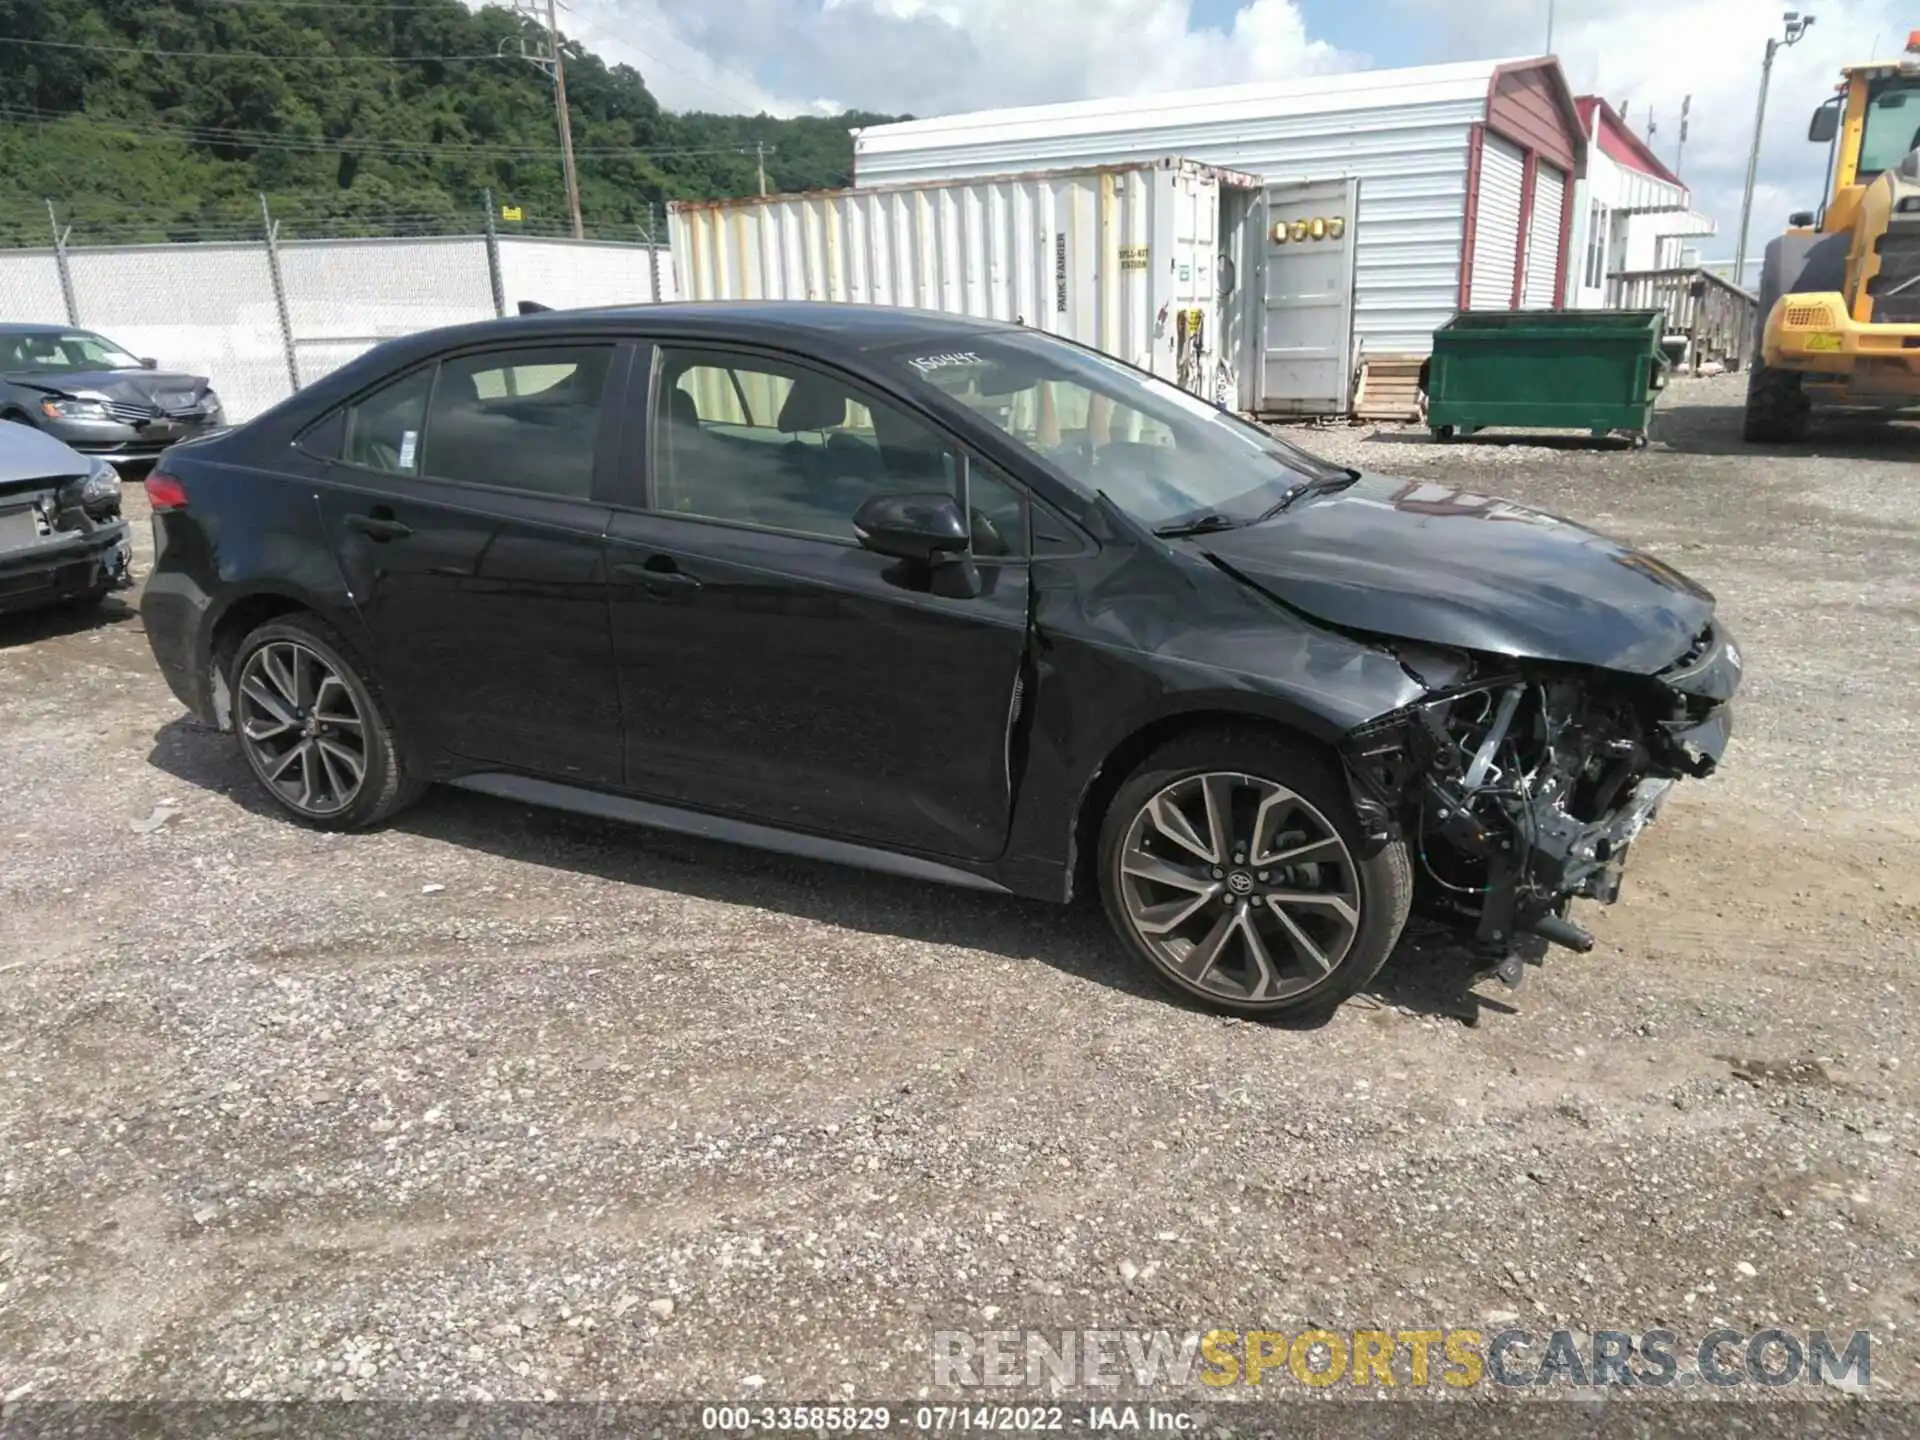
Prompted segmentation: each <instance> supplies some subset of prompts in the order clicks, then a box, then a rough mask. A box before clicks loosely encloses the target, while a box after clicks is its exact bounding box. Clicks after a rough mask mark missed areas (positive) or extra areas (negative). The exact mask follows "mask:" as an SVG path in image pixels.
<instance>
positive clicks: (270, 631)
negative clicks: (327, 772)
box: [227, 614, 426, 830]
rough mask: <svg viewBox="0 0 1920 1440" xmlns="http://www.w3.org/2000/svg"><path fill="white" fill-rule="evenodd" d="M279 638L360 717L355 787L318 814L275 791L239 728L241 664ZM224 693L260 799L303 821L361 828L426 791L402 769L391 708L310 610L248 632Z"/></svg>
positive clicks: (369, 674) (344, 643) (348, 649)
mask: <svg viewBox="0 0 1920 1440" xmlns="http://www.w3.org/2000/svg"><path fill="white" fill-rule="evenodd" d="M287 644H291V645H293V646H296V647H303V648H304V649H305V650H307V651H309V652H311V653H312V654H313V655H315V656H317V657H318V658H319V660H320V661H322V662H324V664H325V665H326V666H327V667H329V668H330V669H331V670H332V671H333V672H334V673H335V674H336V675H337V676H338V677H339V679H340V681H341V683H342V684H343V685H344V686H345V687H346V689H347V691H348V693H349V694H350V695H351V697H352V701H353V708H354V710H355V711H357V712H358V715H359V717H360V728H361V733H362V737H363V738H362V746H363V758H364V769H363V773H362V777H361V780H360V783H359V786H358V788H357V790H356V791H355V792H354V793H353V794H352V797H351V799H350V801H348V803H345V804H344V805H342V806H340V807H339V808H335V809H329V810H327V811H325V812H324V813H317V812H316V811H315V810H313V809H309V808H303V807H302V806H301V805H300V804H298V803H295V802H294V801H293V800H291V799H289V797H288V796H287V795H285V794H283V793H282V791H281V789H280V788H279V787H278V786H276V785H275V784H274V783H273V781H272V780H271V779H270V778H269V776H268V775H267V773H266V771H265V768H264V766H263V762H262V758H261V755H260V753H259V750H258V747H256V746H255V745H253V744H251V743H249V741H248V739H247V738H246V737H245V736H244V735H243V734H242V733H241V726H242V718H243V714H244V711H243V699H242V695H241V677H242V676H243V675H244V674H245V673H246V672H247V669H248V662H249V661H251V660H252V659H253V658H254V656H255V655H256V654H258V653H259V652H260V651H262V650H265V649H266V648H267V647H269V646H279V645H287ZM227 693H228V694H229V695H230V696H231V697H232V706H233V728H234V738H235V740H236V742H237V743H238V744H239V746H240V753H241V755H242V756H243V757H244V758H245V759H246V761H247V768H248V769H249V770H251V771H253V775H254V780H255V781H256V782H257V783H258V784H259V786H260V788H261V790H262V791H264V792H265V794H266V795H267V797H268V798H269V799H271V800H272V801H273V802H274V804H275V805H277V806H278V807H279V808H280V809H281V810H282V811H283V812H284V813H285V814H286V815H288V816H289V817H290V818H292V819H295V820H298V821H299V822H300V823H302V824H303V825H310V826H313V827H314V828H316V829H320V830H362V829H366V828H367V827H369V826H373V825H379V824H381V823H383V822H384V821H386V820H389V819H391V818H392V817H393V816H394V815H396V814H398V813H399V812H400V811H401V810H404V809H405V808H406V807H407V806H409V805H411V804H412V803H413V802H414V801H415V800H417V799H419V798H420V795H421V793H422V792H423V791H424V790H425V789H426V782H425V781H423V780H419V779H416V778H415V777H413V776H411V775H409V774H408V773H407V767H406V761H405V759H404V757H403V755H402V753H401V750H400V747H399V745H398V744H397V742H396V741H395V738H394V729H393V719H392V714H391V712H390V711H389V710H388V708H387V705H386V702H385V701H384V699H382V697H381V694H380V689H379V683H378V681H377V680H376V679H375V678H374V674H373V670H372V668H371V667H370V666H369V665H368V664H367V663H366V661H365V660H364V659H362V658H361V656H360V654H359V652H358V651H357V650H355V649H354V647H353V645H352V644H351V642H349V641H348V640H347V639H346V637H344V636H343V635H341V634H340V633H339V632H338V631H336V630H335V629H334V628H333V627H332V626H330V625H328V624H327V623H326V622H325V621H323V620H321V619H320V618H319V617H318V616H315V615H307V614H298V615H285V616H282V617H280V618H279V619H277V620H269V621H268V622H267V623H266V624H264V625H261V626H259V627H258V628H256V629H255V630H253V631H252V632H251V633H250V634H249V635H248V636H247V637H246V639H244V640H242V641H241V642H240V647H239V649H238V650H236V651H235V652H234V656H233V662H232V665H231V667H230V669H229V670H228V672H227ZM315 708H316V709H317V708H318V707H317V706H316V707H315Z"/></svg>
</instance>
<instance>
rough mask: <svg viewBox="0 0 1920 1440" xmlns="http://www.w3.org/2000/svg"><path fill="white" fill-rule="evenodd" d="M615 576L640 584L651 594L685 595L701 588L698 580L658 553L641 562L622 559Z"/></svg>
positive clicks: (614, 568) (615, 577) (615, 568)
mask: <svg viewBox="0 0 1920 1440" xmlns="http://www.w3.org/2000/svg"><path fill="white" fill-rule="evenodd" d="M613 578H614V579H616V580H625V581H627V582H629V583H631V584H634V585H638V586H639V587H640V588H641V589H643V590H645V591H646V592H647V593H648V594H649V595H658V596H661V597H665V596H668V595H685V594H689V593H691V592H692V591H695V590H698V589H699V588H700V582H699V581H698V580H696V579H694V577H693V576H691V575H689V574H687V572H686V571H684V570H682V569H680V568H679V567H677V566H676V565H675V564H674V563H673V561H672V560H670V559H668V558H667V557H666V556H664V555H656V556H654V557H653V558H652V559H650V560H647V561H645V562H643V563H641V564H634V563H633V562H631V561H626V560H622V561H620V562H618V563H617V564H615V565H614V567H613Z"/></svg>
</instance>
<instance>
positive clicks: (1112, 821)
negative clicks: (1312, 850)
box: [1098, 728, 1413, 1017]
mask: <svg viewBox="0 0 1920 1440" xmlns="http://www.w3.org/2000/svg"><path fill="white" fill-rule="evenodd" d="M1210 774H1231V775H1236V776H1243V777H1250V778H1252V779H1253V780H1255V781H1258V782H1262V783H1268V784H1271V785H1274V786H1278V787H1282V788H1284V789H1285V790H1287V791H1290V792H1292V794H1293V796H1295V797H1297V799H1298V800H1300V801H1304V802H1305V803H1306V806H1307V807H1310V809H1311V811H1312V812H1314V813H1313V815H1312V817H1311V818H1312V820H1313V821H1318V822H1323V823H1324V824H1325V825H1326V826H1327V827H1328V828H1330V829H1331V831H1332V832H1333V833H1334V834H1335V835H1337V836H1338V838H1339V839H1340V840H1341V841H1342V842H1343V843H1344V845H1345V854H1344V856H1342V857H1341V863H1342V864H1346V865H1350V867H1351V872H1352V873H1351V880H1352V883H1353V889H1354V891H1356V892H1357V904H1355V905H1354V906H1353V908H1354V910H1355V911H1356V912H1357V916H1358V919H1357V924H1355V925H1354V926H1353V927H1352V935H1351V938H1350V940H1348V942H1347V943H1346V945H1345V949H1344V952H1343V953H1342V954H1341V955H1340V956H1339V958H1338V960H1337V963H1334V964H1333V965H1332V967H1331V968H1330V969H1327V970H1326V971H1325V973H1324V974H1323V975H1320V976H1318V977H1317V978H1314V971H1313V970H1312V968H1310V967H1309V966H1307V965H1306V964H1305V963H1304V957H1303V956H1302V955H1301V954H1300V953H1299V952H1297V951H1296V952H1294V954H1293V955H1292V956H1290V957H1288V958H1289V959H1290V960H1291V961H1292V962H1294V963H1295V964H1296V965H1297V966H1298V968H1299V969H1300V970H1301V971H1302V972H1304V974H1305V975H1306V976H1307V977H1308V978H1307V980H1306V981H1305V982H1304V983H1305V985H1306V988H1303V989H1300V990H1298V991H1296V992H1294V993H1289V994H1285V995H1282V996H1279V997H1278V998H1259V999H1249V998H1244V997H1238V996H1234V995H1229V994H1223V993H1221V991H1220V990H1219V989H1217V988H1213V987H1211V986H1203V985H1200V984H1196V983H1194V982H1193V981H1192V980H1191V979H1189V978H1188V977H1187V976H1186V975H1183V974H1182V973H1180V971H1179V970H1177V969H1175V968H1174V967H1173V966H1172V965H1171V964H1170V963H1168V962H1167V961H1166V960H1164V959H1163V957H1162V956H1161V955H1160V954H1159V953H1158V952H1156V950H1155V949H1154V948H1153V945H1152V944H1150V943H1149V942H1148V941H1147V940H1146V939H1144V938H1143V936H1142V934H1141V933H1140V931H1139V930H1138V929H1136V927H1135V923H1134V920H1133V917H1132V914H1131V913H1130V911H1129V908H1128V897H1127V895H1126V894H1125V893H1123V888H1122V887H1123V884H1124V883H1125V877H1124V876H1123V872H1122V861H1123V859H1126V858H1127V854H1128V845H1129V837H1130V835H1132V834H1134V833H1135V822H1136V820H1141V821H1143V822H1144V820H1145V817H1144V816H1143V814H1142V811H1143V807H1145V806H1146V805H1147V804H1148V803H1149V802H1150V801H1152V800H1154V799H1155V797H1156V796H1160V795H1161V794H1162V792H1165V791H1167V790H1168V788H1169V787H1171V786H1177V785H1178V784H1179V783H1180V782H1183V781H1187V782H1193V781H1194V779H1195V777H1199V776H1203V775H1210ZM1308 833H1311V828H1310V825H1309V832H1308ZM1098 863H1099V868H1100V877H1099V878H1100V899H1101V904H1102V906H1103V907H1104V909H1105V910H1106V913H1107V920H1108V923H1109V924H1111V925H1112V927H1113V929H1114V932H1115V934H1117V935H1118V936H1119V937H1120V941H1121V943H1122V944H1123V945H1124V946H1125V947H1126V948H1127V950H1128V952H1129V953H1130V954H1131V955H1132V956H1133V957H1134V958H1135V959H1136V960H1137V961H1139V962H1140V963H1141V964H1143V965H1144V966H1145V967H1146V969H1147V971H1148V973H1149V974H1151V975H1152V976H1153V977H1154V978H1155V979H1156V980H1157V981H1159V982H1160V983H1161V984H1163V985H1165V986H1167V987H1168V988H1170V989H1172V990H1174V991H1176V992H1178V993H1180V994H1182V995H1184V996H1186V997H1188V998H1190V999H1197V1000H1200V1001H1202V1002H1203V1003H1205V1004H1206V1005H1208V1006H1210V1007H1212V1008H1214V1009H1217V1010H1221V1011H1223V1012H1225V1013H1228V1014H1234V1015H1243V1016H1249V1017H1256V1016H1257V1017H1272V1016H1280V1015H1286V1016H1290V1017H1297V1016H1301V1015H1311V1014H1317V1013H1322V1012H1325V1011H1328V1010H1331V1009H1333V1008H1334V1007H1336V1006H1338V1005H1339V1004H1340V1003H1341V1002H1342V1001H1344V1000H1346V999H1347V998H1348V997H1349V996H1351V995H1353V994H1354V993H1355V992H1356V991H1358V990H1359V989H1360V988H1361V987H1362V986H1364V985H1366V984H1367V983H1368V982H1369V981H1370V980H1372V979H1373V977H1374V976H1375V975H1377V974H1378V973H1379V972H1380V967H1381V966H1382V965H1384V964H1385V963H1386V960H1387V957H1388V956H1389V955H1390V954H1392V953H1393V947H1394V945H1395V944H1396V943H1397V942H1398V940H1399V938H1400V932H1401V931H1402V930H1403V929H1404V928H1405V926H1406V923H1407V914H1408V911H1409V909H1410V908H1411V906H1412V903H1413V865H1412V862H1411V860H1410V859H1409V857H1408V853H1407V847H1406V845H1405V844H1404V843H1403V842H1401V841H1397V840H1396V841H1392V842H1390V843H1388V844H1386V845H1382V846H1379V847H1377V848H1371V849H1370V848H1369V847H1368V845H1367V843H1366V841H1365V839H1364V836H1363V834H1362V831H1361V829H1360V825H1359V822H1358V820H1357V819H1356V818H1355V817H1354V813H1353V805H1352V802H1351V800H1350V799H1349V798H1348V790H1347V786H1346V783H1345V781H1344V779H1343V778H1342V776H1341V774H1340V771H1339V769H1338V767H1337V766H1336V765H1335V764H1333V763H1332V762H1331V761H1329V760H1328V759H1326V758H1324V757H1322V756H1321V755H1319V754H1318V753H1316V752H1315V751H1314V750H1313V749H1312V748H1311V747H1310V746H1309V745H1307V744H1306V743H1305V742H1302V741H1293V740H1289V739H1288V738H1286V737H1285V736H1282V735H1278V734H1275V733H1272V732H1265V731H1260V730H1254V729H1238V728H1227V729H1220V730H1206V731H1196V732H1194V733H1192V734H1190V735H1185V736H1181V737H1179V738H1178V739H1175V740H1173V741H1170V742H1169V743H1168V744H1166V745H1165V746H1163V747H1161V748H1160V749H1159V750H1157V751H1155V752H1154V753H1153V754H1151V755H1149V756H1148V757H1147V758H1146V759H1145V760H1144V761H1143V762H1141V764H1140V766H1139V767H1138V768H1137V769H1136V770H1135V771H1134V773H1133V774H1132V775H1131V776H1130V777H1129V778H1128V779H1127V780H1126V781H1125V783H1123V784H1122V785H1121V786H1120V789H1119V791H1118V792H1117V793H1116V794H1115V795H1114V798H1113V802H1112V803H1111V804H1110V805H1109V806H1108V807H1107V813H1106V815H1105V816H1104V817H1103V820H1102V823H1101V829H1100V849H1099V857H1098ZM1203 868H1204V867H1203ZM1242 868H1243V869H1252V868H1253V867H1252V866H1247V867H1242ZM1308 868H1311V869H1318V868H1319V867H1308ZM1297 870H1298V867H1296V869H1295V871H1294V872H1286V873H1297ZM1134 873H1136V874H1137V873H1138V872H1134ZM1280 873H1282V872H1275V874H1276V882H1275V883H1276V885H1279V884H1280V883H1282V882H1280V881H1279V880H1278V878H1277V876H1278V875H1279V874H1280ZM1226 878H1227V880H1228V881H1232V880H1233V878H1234V877H1233V874H1232V871H1231V869H1229V873H1228V875H1227V877H1226ZM1261 878H1262V879H1263V880H1264V878H1265V876H1264V875H1263V876H1262V877H1261ZM1218 898H1219V899H1220V900H1221V901H1222V902H1223V903H1224V904H1225V905H1233V904H1235V903H1241V904H1246V905H1250V906H1252V907H1253V908H1254V909H1255V910H1256V911H1257V910H1258V905H1257V903H1256V901H1257V900H1258V898H1259V897H1258V896H1255V897H1254V899H1253V900H1246V899H1244V898H1243V899H1242V900H1241V901H1240V902H1235V901H1234V900H1231V899H1229V897H1228V895H1227V894H1225V893H1222V894H1220V895H1219V897H1218ZM1206 903H1207V904H1209V905H1210V904H1212V901H1211V900H1209V901H1208V902H1206ZM1207 913H1210V912H1205V911H1200V912H1196V915H1195V923H1196V924H1198V923H1204V916H1205V914H1207ZM1262 913H1264V912H1262ZM1296 933H1297V931H1296ZM1196 948H1198V947H1196Z"/></svg>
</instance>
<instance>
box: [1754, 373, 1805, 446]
mask: <svg viewBox="0 0 1920 1440" xmlns="http://www.w3.org/2000/svg"><path fill="white" fill-rule="evenodd" d="M1812 409H1813V407H1812V405H1811V404H1810V403H1809V402H1808V400H1807V397H1806V394H1805V392H1804V391H1803V390H1801V388H1800V375H1799V373H1798V372H1797V371H1793V370H1775V369H1772V368H1771V367H1769V366H1766V365H1762V364H1760V363H1759V362H1757V361H1756V362H1755V363H1754V365H1753V368H1752V369H1751V370H1749V371H1748V372H1747V411H1746V417H1745V419H1744V420H1743V421H1742V423H1741V426H1740V436H1741V438H1742V439H1743V440H1746V441H1748V442H1749V443H1751V444H1755V445H1788V444H1792V443H1793V442H1794V441H1796V440H1801V439H1804V438H1805V437H1806V433H1807V423H1808V419H1809V416H1810V413H1811V411H1812Z"/></svg>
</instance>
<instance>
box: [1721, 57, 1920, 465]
mask: <svg viewBox="0 0 1920 1440" xmlns="http://www.w3.org/2000/svg"><path fill="white" fill-rule="evenodd" d="M1841 74H1842V76H1843V77H1844V78H1843V80H1842V81H1841V83H1840V84H1839V85H1837V86H1835V87H1834V94H1833V96H1832V98H1831V99H1829V100H1827V101H1826V102H1825V103H1824V104H1822V105H1821V106H1820V107H1819V108H1818V109H1817V110H1815V111H1814V112H1813V123H1812V125H1811V126H1810V127H1809V128H1808V131H1807V138H1808V139H1809V140H1812V141H1815V142H1818V143H1823V144H1825V145H1827V146H1828V154H1827V171H1828V174H1829V176H1830V177H1831V182H1832V184H1831V189H1830V190H1829V192H1828V196H1827V200H1826V203H1825V204H1824V205H1823V206H1822V207H1821V209H1820V212H1819V213H1818V214H1817V215H1815V214H1813V213H1812V212H1807V211H1803V212H1801V213H1799V214H1796V215H1794V216H1792V217H1791V221H1790V226H1791V228H1789V229H1788V230H1787V232H1786V233H1785V234H1783V235H1780V236H1777V237H1775V238H1774V239H1773V240H1772V241H1770V242H1769V243H1768V245H1767V253H1766V259H1765V262H1764V264H1763V265H1762V267H1761V271H1760V315H1759V334H1758V336H1757V337H1756V344H1755V345H1754V350H1753V360H1752V363H1751V364H1750V366H1749V367H1748V376H1747V413H1746V424H1745V427H1744V433H1745V435H1746V438H1747V439H1748V440H1753V441H1761V442H1768V441H1791V440H1797V439H1799V438H1800V437H1801V436H1802V435H1804V434H1805V433H1806V429H1807V422H1808V419H1809V417H1810V416H1811V415H1812V413H1813V411H1814V410H1815V409H1819V410H1821V411H1827V410H1836V411H1838V410H1854V411H1874V412H1880V413H1897V412H1899V411H1902V410H1907V409H1912V408H1920V30H1916V31H1915V32H1914V33H1913V34H1912V35H1910V36H1909V37H1908V38H1907V49H1906V54H1905V55H1903V56H1902V57H1901V58H1900V59H1899V60H1888V61H1878V62H1874V63H1870V64H1865V65H1849V66H1848V67H1847V68H1846V69H1845V70H1843V71H1841Z"/></svg>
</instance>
